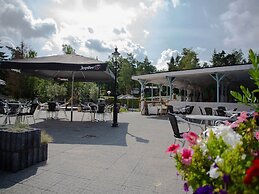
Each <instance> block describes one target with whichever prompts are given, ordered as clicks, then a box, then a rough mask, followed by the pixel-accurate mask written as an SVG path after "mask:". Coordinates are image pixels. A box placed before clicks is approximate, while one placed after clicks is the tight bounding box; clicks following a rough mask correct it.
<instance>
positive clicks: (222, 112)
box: [216, 108, 227, 117]
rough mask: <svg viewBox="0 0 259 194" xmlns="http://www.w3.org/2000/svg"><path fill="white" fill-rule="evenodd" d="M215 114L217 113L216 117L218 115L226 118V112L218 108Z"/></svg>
mask: <svg viewBox="0 0 259 194" xmlns="http://www.w3.org/2000/svg"><path fill="white" fill-rule="evenodd" d="M216 112H217V115H218V116H223V117H225V116H227V115H226V112H225V111H224V110H223V109H219V108H218V109H217V110H216Z"/></svg>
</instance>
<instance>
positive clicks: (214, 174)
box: [207, 163, 219, 179]
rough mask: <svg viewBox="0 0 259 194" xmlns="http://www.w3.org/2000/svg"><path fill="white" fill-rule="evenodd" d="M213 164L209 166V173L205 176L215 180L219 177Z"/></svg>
mask: <svg viewBox="0 0 259 194" xmlns="http://www.w3.org/2000/svg"><path fill="white" fill-rule="evenodd" d="M214 166H215V163H214V164H212V165H211V166H210V171H208V172H207V174H209V175H210V178H213V179H216V178H218V177H219V172H218V169H219V168H218V167H214Z"/></svg>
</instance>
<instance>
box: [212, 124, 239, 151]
mask: <svg viewBox="0 0 259 194" xmlns="http://www.w3.org/2000/svg"><path fill="white" fill-rule="evenodd" d="M211 130H212V131H213V133H214V134H215V136H216V137H217V138H219V137H222V139H223V141H224V142H225V143H226V144H228V145H230V146H231V147H232V148H235V147H236V146H237V145H238V144H242V142H241V135H239V134H238V133H236V132H235V131H234V130H233V129H232V128H230V126H226V125H219V126H216V127H213V128H211Z"/></svg>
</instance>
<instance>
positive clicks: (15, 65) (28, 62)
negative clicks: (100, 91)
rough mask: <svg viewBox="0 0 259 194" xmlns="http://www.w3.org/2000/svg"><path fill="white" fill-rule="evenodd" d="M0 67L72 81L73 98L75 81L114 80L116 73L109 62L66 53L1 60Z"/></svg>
mask: <svg viewBox="0 0 259 194" xmlns="http://www.w3.org/2000/svg"><path fill="white" fill-rule="evenodd" d="M0 69H19V70H20V71H21V73H26V74H29V75H35V76H39V77H42V78H52V79H54V80H64V79H67V80H71V81H72V92H71V93H72V98H71V99H73V88H74V81H82V82H112V81H113V80H114V75H113V73H112V72H111V70H110V69H109V68H108V64H107V63H105V62H101V61H99V60H95V59H92V58H88V57H84V56H80V55H76V54H64V55H53V56H46V57H37V58H30V59H18V60H9V61H1V62H0ZM72 120H73V100H72V102H71V121H72Z"/></svg>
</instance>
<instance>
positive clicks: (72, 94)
mask: <svg viewBox="0 0 259 194" xmlns="http://www.w3.org/2000/svg"><path fill="white" fill-rule="evenodd" d="M74 79H75V75H74V72H73V71H72V87H71V88H72V89H71V90H72V91H71V122H72V121H73V106H74V103H73V102H74Z"/></svg>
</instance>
